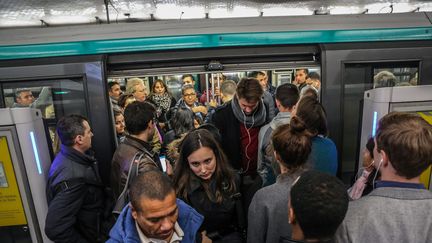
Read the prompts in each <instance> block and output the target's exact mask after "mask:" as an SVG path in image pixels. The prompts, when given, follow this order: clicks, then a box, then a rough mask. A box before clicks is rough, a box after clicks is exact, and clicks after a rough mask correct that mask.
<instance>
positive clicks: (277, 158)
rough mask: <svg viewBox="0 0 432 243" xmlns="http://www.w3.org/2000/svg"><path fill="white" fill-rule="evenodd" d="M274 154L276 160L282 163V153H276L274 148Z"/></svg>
mask: <svg viewBox="0 0 432 243" xmlns="http://www.w3.org/2000/svg"><path fill="white" fill-rule="evenodd" d="M273 155H274V157H275V159H276V161H277V162H278V163H281V161H282V159H281V157H280V155H279V154H278V153H276V151H275V150H273Z"/></svg>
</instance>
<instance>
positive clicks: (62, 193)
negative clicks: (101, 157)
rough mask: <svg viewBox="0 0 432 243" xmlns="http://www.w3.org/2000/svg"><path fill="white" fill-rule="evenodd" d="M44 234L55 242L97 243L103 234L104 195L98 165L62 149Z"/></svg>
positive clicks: (49, 186) (52, 175)
mask: <svg viewBox="0 0 432 243" xmlns="http://www.w3.org/2000/svg"><path fill="white" fill-rule="evenodd" d="M47 199H48V215H47V217H46V223H45V233H46V235H47V236H48V238H50V239H51V240H52V241H54V242H98V241H101V240H104V239H105V238H106V235H105V234H106V233H107V232H105V230H103V227H102V222H103V214H104V209H105V207H104V206H105V191H104V186H103V184H102V182H101V179H100V177H99V172H98V164H97V161H96V160H95V159H94V158H93V157H90V156H88V155H85V154H82V153H80V152H78V151H77V150H75V149H73V148H70V147H66V146H63V145H62V148H61V150H60V153H58V154H57V156H56V157H55V159H54V161H53V163H52V165H51V168H50V171H49V176H48V184H47Z"/></svg>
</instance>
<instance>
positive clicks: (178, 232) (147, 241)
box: [135, 221, 184, 243]
mask: <svg viewBox="0 0 432 243" xmlns="http://www.w3.org/2000/svg"><path fill="white" fill-rule="evenodd" d="M135 227H136V229H137V231H138V235H139V238H140V241H141V243H180V242H181V240H182V239H183V236H184V232H183V230H182V229H181V228H180V225H179V224H178V222H176V223H175V225H174V233H173V235H172V237H171V240H170V241H169V242H167V241H164V240H159V239H153V238H147V236H145V235H144V233H143V232H142V231H141V228H140V227H139V225H138V223H137V222H136V221H135Z"/></svg>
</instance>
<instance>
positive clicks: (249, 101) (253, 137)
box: [211, 78, 270, 208]
mask: <svg viewBox="0 0 432 243" xmlns="http://www.w3.org/2000/svg"><path fill="white" fill-rule="evenodd" d="M263 92H264V91H263V89H262V87H261V85H260V83H259V82H258V80H256V79H255V78H244V79H242V80H241V81H240V82H239V83H238V84H237V91H236V95H235V96H234V98H233V99H232V100H231V101H229V102H228V103H226V104H224V105H223V106H221V107H218V108H216V112H215V113H214V115H213V117H212V121H211V122H212V123H213V124H214V125H215V126H216V127H217V128H218V129H219V131H220V134H221V136H222V148H223V150H224V152H225V154H226V155H227V157H228V160H229V161H230V162H231V165H232V166H233V167H234V168H235V169H237V170H240V172H241V174H242V175H243V181H242V183H243V185H242V189H241V190H242V194H243V197H244V204H245V208H248V207H249V204H250V201H251V200H252V197H253V195H254V194H255V192H256V190H258V189H259V188H260V187H261V183H262V182H261V179H260V177H259V176H258V174H257V157H258V154H257V151H258V133H259V129H260V128H261V127H262V126H264V125H265V124H266V123H267V122H268V121H269V120H270V119H269V117H268V107H267V106H266V105H265V104H264V102H263V101H262V96H263ZM255 186H256V187H255Z"/></svg>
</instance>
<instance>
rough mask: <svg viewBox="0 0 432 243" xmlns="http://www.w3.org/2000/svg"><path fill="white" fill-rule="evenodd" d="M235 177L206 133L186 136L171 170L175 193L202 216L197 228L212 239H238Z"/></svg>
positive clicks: (210, 136) (209, 134)
mask: <svg viewBox="0 0 432 243" xmlns="http://www.w3.org/2000/svg"><path fill="white" fill-rule="evenodd" d="M237 178H238V177H236V176H235V173H234V171H233V170H232V169H231V167H230V166H229V163H228V160H227V158H226V156H225V154H224V153H223V151H222V149H221V147H220V145H219V144H218V142H217V141H216V140H215V138H214V137H213V135H212V134H211V133H210V132H208V131H206V130H204V129H198V130H195V131H192V132H190V133H189V134H188V135H186V137H185V138H184V140H183V142H182V145H181V147H180V157H179V159H178V161H177V162H176V165H175V169H174V185H176V193H177V196H178V197H179V198H181V199H182V200H184V201H186V202H187V203H189V204H190V205H191V206H192V207H193V208H195V209H196V210H197V211H198V212H199V213H200V214H202V215H203V216H204V223H203V224H202V226H201V229H200V230H201V232H203V237H208V238H210V239H211V240H212V241H213V242H242V238H241V234H240V230H239V223H238V216H239V215H241V213H240V212H238V211H237V210H236V208H237V207H236V206H238V205H239V202H240V198H238V197H239V195H238V187H239V184H240V182H239V180H238V179H237ZM239 213H240V214H239Z"/></svg>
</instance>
